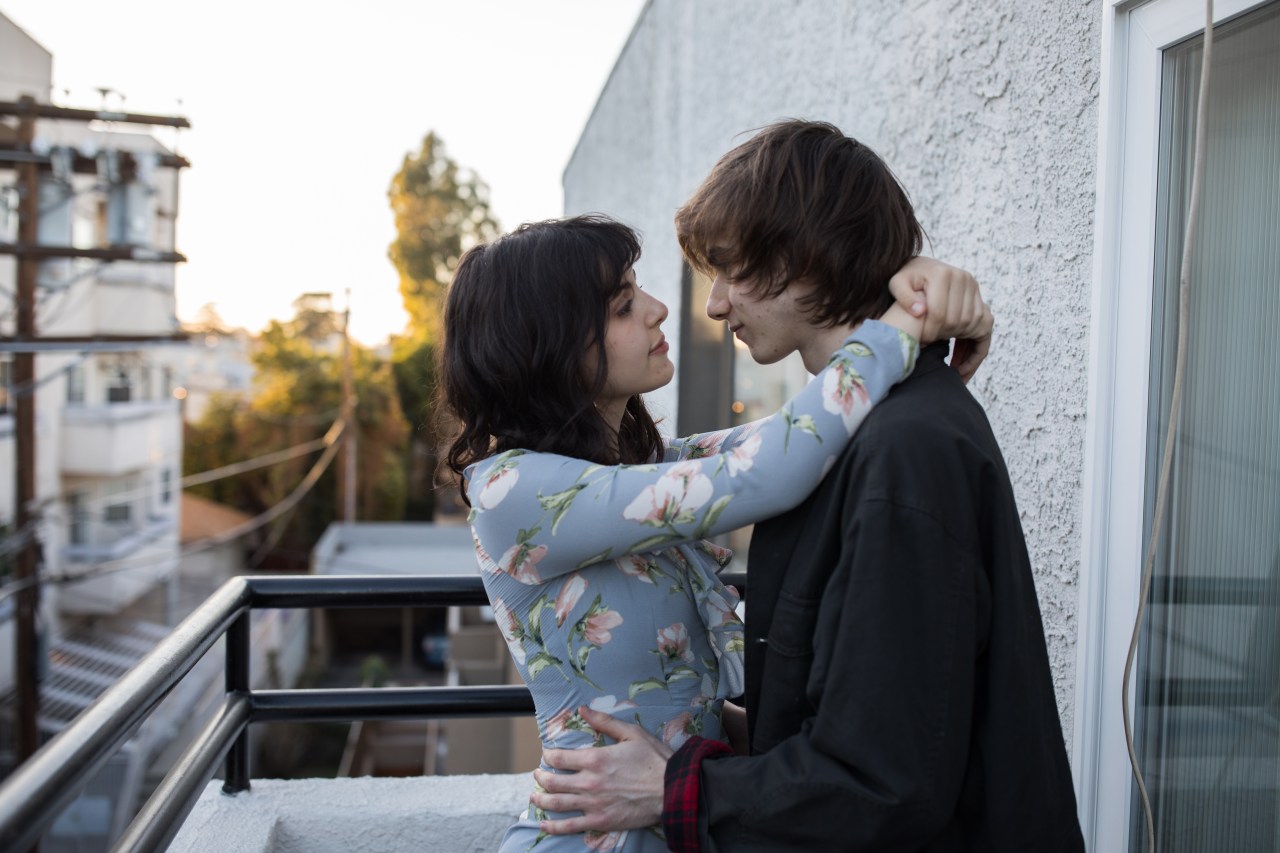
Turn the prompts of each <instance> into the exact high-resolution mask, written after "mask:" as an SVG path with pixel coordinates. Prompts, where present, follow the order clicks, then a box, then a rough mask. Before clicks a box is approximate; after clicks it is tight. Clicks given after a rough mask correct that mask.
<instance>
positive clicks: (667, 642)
mask: <svg viewBox="0 0 1280 853" xmlns="http://www.w3.org/2000/svg"><path fill="white" fill-rule="evenodd" d="M658 653H659V654H661V655H663V656H664V657H665V658H666V659H667V660H682V661H684V662H685V663H692V662H693V652H691V651H689V631H688V629H686V628H685V627H684V623H683V622H676V623H675V624H674V625H668V626H667V627H665V628H659V629H658Z"/></svg>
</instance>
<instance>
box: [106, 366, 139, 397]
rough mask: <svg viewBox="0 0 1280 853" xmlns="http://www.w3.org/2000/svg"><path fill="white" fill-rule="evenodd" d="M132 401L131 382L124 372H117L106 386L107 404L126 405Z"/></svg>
mask: <svg viewBox="0 0 1280 853" xmlns="http://www.w3.org/2000/svg"><path fill="white" fill-rule="evenodd" d="M132 399H133V381H132V380H130V378H129V374H128V372H127V371H124V370H117V371H116V372H115V375H114V376H113V377H112V378H111V384H110V385H108V386H107V402H108V403H127V402H129V401H130V400H132Z"/></svg>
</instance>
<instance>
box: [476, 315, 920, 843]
mask: <svg viewBox="0 0 1280 853" xmlns="http://www.w3.org/2000/svg"><path fill="white" fill-rule="evenodd" d="M914 354H915V344H914V341H912V340H911V339H910V338H909V337H907V338H904V337H902V336H900V335H899V334H898V332H897V331H896V330H893V329H890V328H889V327H887V326H884V325H882V324H879V323H876V322H874V321H868V322H867V323H864V324H863V325H862V326H861V327H860V328H859V330H858V332H857V333H856V334H855V335H854V336H852V337H851V339H850V340H849V341H847V342H846V344H845V346H844V347H843V348H842V349H841V350H840V351H838V352H837V353H836V354H835V355H834V356H833V357H832V362H831V364H830V365H829V366H828V367H827V368H826V369H825V370H824V371H823V372H822V373H821V374H819V375H818V377H816V378H815V379H814V380H813V381H812V382H810V383H809V385H807V386H806V387H805V388H804V389H803V390H802V391H801V392H800V393H799V394H798V395H797V396H796V398H795V399H793V400H792V401H791V402H790V403H789V404H788V405H787V406H786V407H784V408H783V410H782V411H780V412H778V413H777V414H775V415H773V416H770V417H768V418H765V419H763V420H761V421H756V422H754V423H752V424H747V425H744V426H740V427H735V428H733V429H728V430H721V431H719V432H714V433H706V434H702V435H696V436H691V437H689V438H685V439H675V440H672V441H671V442H669V444H668V446H667V450H666V453H665V455H664V457H663V459H662V460H661V461H654V462H652V463H649V464H644V465H616V466H603V465H597V464H592V463H587V462H584V461H582V460H577V459H570V458H567V457H563V456H556V455H553V454H547V453H534V452H529V451H524V450H512V451H508V452H505V453H502V454H498V455H496V456H494V457H491V458H489V459H486V460H484V461H483V462H480V463H478V464H476V465H474V466H472V468H470V469H469V470H468V482H467V489H468V495H469V497H470V499H471V503H472V506H473V509H472V512H471V516H470V518H469V521H470V523H471V526H472V533H473V536H474V540H475V548H476V559H477V561H478V563H479V566H480V570H481V573H482V577H483V579H484V583H485V589H486V591H487V592H488V594H489V600H490V602H491V603H492V604H493V612H494V618H495V620H496V622H497V625H498V629H499V631H500V632H501V634H502V637H503V639H504V640H505V641H506V643H507V647H508V649H510V652H511V656H512V660H514V661H515V664H516V666H517V668H518V669H519V671H520V674H521V675H522V677H523V678H524V680H525V683H526V684H528V685H529V689H530V691H531V692H532V694H533V698H534V704H535V706H536V708H537V715H538V721H539V729H540V733H541V736H542V740H543V743H544V744H546V745H548V746H553V747H556V748H570V749H574V748H590V747H592V746H600V745H603V744H605V743H606V742H607V738H605V737H604V736H603V735H601V734H599V733H597V732H595V731H593V730H592V729H591V728H590V726H588V725H587V724H586V721H585V720H584V719H583V718H582V715H581V714H580V713H579V711H578V709H579V708H580V707H581V706H583V705H589V706H590V707H592V708H595V709H596V710H600V711H604V712H606V713H609V714H611V715H613V716H615V717H617V718H619V719H622V720H626V721H627V722H633V723H636V724H638V725H640V726H642V727H643V728H645V729H646V730H647V731H649V732H650V733H652V734H653V735H654V736H655V737H657V738H659V739H661V740H662V741H663V742H665V743H667V744H669V745H671V746H672V747H673V748H678V747H679V746H680V745H681V744H683V743H684V742H685V741H686V740H687V739H688V738H689V737H690V736H692V735H702V736H704V737H717V738H718V737H721V736H722V733H721V724H720V707H721V703H722V702H723V700H724V699H726V698H728V697H731V696H735V695H738V694H739V693H741V692H742V690H743V687H744V685H743V666H742V655H743V645H744V644H743V634H742V622H741V620H740V619H739V617H738V614H737V612H736V611H737V605H738V601H739V599H738V594H737V592H736V591H735V590H734V589H732V588H731V587H726V586H725V585H724V584H723V583H722V582H721V581H720V580H719V578H718V577H717V576H716V572H717V571H719V570H720V569H721V568H723V567H724V566H726V565H727V564H728V563H729V561H730V560H731V559H732V557H733V554H732V552H731V551H729V550H728V549H726V548H723V547H721V546H719V545H716V544H714V543H712V542H709V541H706V537H708V536H713V535H717V534H720V533H724V532H727V531H729V530H732V529H734V528H736V527H740V526H742V525H743V524H747V523H750V522H754V521H759V520H761V519H762V518H766V517H768V516H771V515H775V514H777V513H780V512H783V511H785V510H786V509H789V508H790V507H791V506H794V505H795V504H797V503H799V502H800V500H802V499H803V498H804V497H805V496H806V495H807V494H808V493H809V492H810V491H811V490H812V489H813V487H814V486H815V485H816V484H817V483H818V481H819V480H820V479H821V477H822V475H823V474H824V473H825V472H826V470H827V469H828V468H829V466H830V461H831V460H832V459H833V458H834V456H835V455H836V454H838V453H839V452H840V450H841V449H842V448H843V446H844V444H845V443H846V442H847V440H848V438H849V437H850V435H851V434H852V432H853V430H854V429H856V427H857V425H858V423H860V421H861V418H862V417H863V416H864V415H865V414H866V412H867V411H868V410H869V408H870V406H871V405H872V404H873V403H874V402H875V401H877V400H879V399H881V398H883V396H884V395H885V394H886V393H887V392H888V390H889V388H890V387H891V386H892V384H893V383H894V382H896V381H897V380H899V379H900V378H902V376H904V375H905V372H906V368H907V366H908V365H909V364H910V363H911V362H912V361H913V359H914ZM494 554H497V555H500V556H498V557H497V559H494V557H493V556H491V555H494ZM544 816H546V813H545V812H542V811H541V810H538V809H534V808H532V807H531V808H530V810H529V811H528V812H527V813H526V814H525V815H524V816H522V818H521V820H520V821H519V822H518V823H517V824H516V825H515V826H513V827H512V829H511V830H510V831H509V832H508V835H507V838H506V839H505V841H504V844H503V847H502V850H503V853H511V851H517V850H518V851H527V850H530V849H536V850H537V851H539V853H542V851H555V853H562V851H567V850H573V851H581V850H583V849H584V845H585V847H586V848H587V849H591V850H605V851H618V853H624V851H625V853H635V851H645V853H648V851H661V850H665V849H666V846H665V843H664V842H663V841H662V838H661V833H660V832H655V831H653V829H652V828H650V829H648V830H632V831H629V832H620V833H585V834H584V835H582V836H549V835H543V834H542V833H541V832H540V831H539V830H538V824H537V821H538V820H539V819H540V818H541V817H544Z"/></svg>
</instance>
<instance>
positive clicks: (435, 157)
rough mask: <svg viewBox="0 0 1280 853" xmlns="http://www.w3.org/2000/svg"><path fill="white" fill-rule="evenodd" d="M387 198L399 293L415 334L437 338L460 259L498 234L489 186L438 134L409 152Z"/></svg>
mask: <svg viewBox="0 0 1280 853" xmlns="http://www.w3.org/2000/svg"><path fill="white" fill-rule="evenodd" d="M387 199H388V201H389V202H390V204H391V210H392V212H393V213H394V214H395V223H396V239H395V241H394V242H392V244H391V246H390V248H389V249H388V251H387V254H388V257H390V259H391V263H392V264H394V265H395V268H396V271H397V272H398V273H399V275H400V296H401V298H402V299H403V300H404V307H405V311H407V312H408V313H409V318H410V327H411V328H412V329H413V331H414V336H415V337H419V338H426V339H434V338H435V337H436V333H437V332H438V331H439V322H440V302H441V298H442V297H443V295H444V290H445V286H446V284H447V283H448V281H449V279H450V278H451V277H452V276H453V270H454V268H455V267H456V266H457V265H458V259H459V258H461V257H462V255H463V253H464V252H466V250H467V249H469V248H471V247H472V246H474V245H475V244H477V243H483V242H487V241H489V240H492V239H493V238H494V237H496V236H497V235H498V223H497V220H495V219H494V218H493V216H492V215H491V214H490V211H489V187H488V186H487V185H486V184H485V183H484V181H482V180H481V179H480V177H479V176H478V175H476V174H475V173H474V172H472V171H470V170H468V169H463V168H462V167H460V166H459V165H458V164H457V163H456V162H455V161H454V160H453V159H452V158H451V157H449V155H448V154H447V153H446V152H445V148H444V143H443V142H442V141H441V140H440V138H439V137H438V136H436V134H435V132H434V131H433V132H431V133H428V134H427V135H426V136H425V137H423V139H422V146H421V147H420V148H419V149H418V151H417V153H415V154H406V155H405V157H404V160H403V161H402V162H401V164H400V170H399V171H398V172H396V174H395V176H394V177H393V178H392V179H391V186H390V188H389V189H388V190H387Z"/></svg>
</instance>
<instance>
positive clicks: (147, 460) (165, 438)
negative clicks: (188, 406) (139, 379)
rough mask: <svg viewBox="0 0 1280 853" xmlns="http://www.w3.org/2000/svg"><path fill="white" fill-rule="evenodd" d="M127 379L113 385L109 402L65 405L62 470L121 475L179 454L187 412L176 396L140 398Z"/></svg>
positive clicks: (65, 473)
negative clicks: (182, 412) (182, 428)
mask: <svg viewBox="0 0 1280 853" xmlns="http://www.w3.org/2000/svg"><path fill="white" fill-rule="evenodd" d="M137 396H138V395H137V393H136V392H135V391H134V389H132V388H131V387H129V386H128V385H126V384H123V383H121V384H120V385H113V386H110V387H108V389H107V393H106V401H105V402H103V403H90V404H86V403H68V404H67V405H66V406H65V407H64V408H63V410H62V445H61V459H62V463H61V464H62V473H63V474H64V475H79V476H92V477H118V476H122V475H124V474H127V473H128V472H130V471H136V470H139V469H142V468H146V467H149V466H152V465H155V464H157V463H158V462H160V461H162V460H164V459H167V458H170V457H173V456H175V455H176V453H177V448H178V442H179V440H180V438H181V415H180V412H179V408H178V403H177V401H176V400H174V399H172V398H171V397H168V396H165V397H163V398H161V399H138V398H137Z"/></svg>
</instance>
